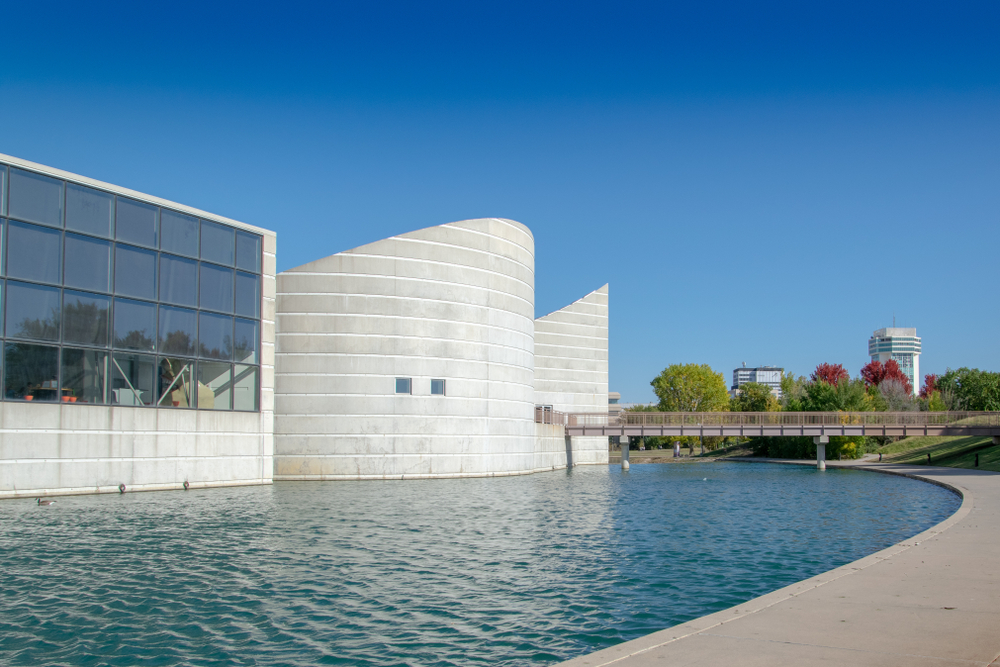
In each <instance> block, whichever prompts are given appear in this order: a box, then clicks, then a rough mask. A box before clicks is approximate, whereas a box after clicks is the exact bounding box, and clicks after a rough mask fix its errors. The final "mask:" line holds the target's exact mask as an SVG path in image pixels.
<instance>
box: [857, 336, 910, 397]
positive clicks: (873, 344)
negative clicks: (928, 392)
mask: <svg viewBox="0 0 1000 667" xmlns="http://www.w3.org/2000/svg"><path fill="white" fill-rule="evenodd" d="M868 355H869V356H870V357H871V360H872V361H880V362H882V363H883V364H884V363H885V362H887V361H889V360H890V359H895V360H896V363H897V364H899V369H900V370H901V371H903V373H904V374H905V375H906V377H908V378H909V379H910V386H911V387H912V388H913V393H914V395H916V393H917V391H918V389H919V388H920V337H919V336H917V330H916V328H913V327H884V328H882V329H878V330H877V331H875V332H874V333H872V336H871V338H869V339H868Z"/></svg>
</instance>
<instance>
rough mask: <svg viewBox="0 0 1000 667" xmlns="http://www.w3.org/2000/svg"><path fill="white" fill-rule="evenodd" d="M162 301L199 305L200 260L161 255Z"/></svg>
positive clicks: (183, 304) (180, 304)
mask: <svg viewBox="0 0 1000 667" xmlns="http://www.w3.org/2000/svg"><path fill="white" fill-rule="evenodd" d="M160 301H166V302H167V303H175V304H177V305H179V306H197V305H198V262H196V261H194V260H193V259H181V258H180V257H172V256H170V255H163V254H161V255H160Z"/></svg>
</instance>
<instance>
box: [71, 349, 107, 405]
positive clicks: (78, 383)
mask: <svg viewBox="0 0 1000 667" xmlns="http://www.w3.org/2000/svg"><path fill="white" fill-rule="evenodd" d="M107 377H108V353H107V352H101V351H100V350H74V349H72V348H63V351H62V386H63V398H62V400H63V402H64V403H104V402H105V396H106V395H107Z"/></svg>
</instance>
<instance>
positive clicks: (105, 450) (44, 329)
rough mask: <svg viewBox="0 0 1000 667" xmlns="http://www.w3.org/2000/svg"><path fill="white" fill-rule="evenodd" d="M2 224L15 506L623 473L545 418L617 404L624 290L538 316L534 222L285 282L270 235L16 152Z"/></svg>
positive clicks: (430, 238) (323, 264) (7, 472)
mask: <svg viewBox="0 0 1000 667" xmlns="http://www.w3.org/2000/svg"><path fill="white" fill-rule="evenodd" d="M0 225H2V233H3V234H2V250H3V262H2V264H0V287H2V289H3V292H2V296H3V299H2V311H0V314H2V316H3V317H2V323H3V328H2V334H3V354H2V355H0V364H2V365H0V372H2V377H3V387H4V391H3V399H2V401H0V498H11V497H33V496H41V495H57V494H70V493H103V492H115V493H119V492H130V491H139V490H165V489H182V488H204V487H211V486H232V485H252V484H269V483H271V482H272V481H273V480H275V479H277V480H305V479H321V480H335V479H387V478H392V479H407V478H427V477H468V476H492V475H511V474H527V473H532V472H540V471H545V470H553V469H558V468H565V467H571V466H574V465H580V464H600V463H607V460H608V458H607V457H608V453H607V447H606V443H605V439H603V438H584V437H572V438H570V437H567V436H566V435H565V432H564V429H563V427H562V426H561V425H552V424H536V423H535V420H534V415H535V408H536V406H538V405H542V406H545V407H548V408H551V409H554V410H558V411H563V412H581V411H585V412H590V411H595V412H596V411H601V410H606V406H607V394H608V391H607V378H608V286H607V285H605V286H603V287H601V288H600V289H598V290H596V291H594V292H592V293H590V294H588V295H587V296H585V297H584V298H582V299H580V300H578V301H576V302H574V303H573V304H570V305H569V306H567V307H566V308H563V309H561V310H559V311H556V312H554V313H551V314H549V315H546V316H545V317H542V318H539V319H537V320H535V319H534V239H533V237H532V235H531V232H530V230H528V228H527V227H525V226H524V225H522V224H520V223H518V222H514V221H511V220H502V219H497V218H487V219H480V220H467V221H460V222H455V223H449V224H446V225H440V226H437V227H431V228H428V229H423V230H418V231H415V232H410V233H408V234H403V235H400V236H397V237H392V238H390V239H385V240H383V241H378V242H375V243H372V244H368V245H366V246H362V247H361V248H357V249H354V250H350V251H346V252H341V253H338V254H335V255H332V256H330V257H327V258H324V259H320V260H317V261H315V262H311V263H309V264H307V265H304V266H302V267H298V268H295V269H291V270H289V271H286V272H284V273H282V274H281V275H280V276H276V271H275V268H276V261H275V256H276V247H277V246H276V236H275V233H274V232H272V231H269V230H266V229H261V228H258V227H254V226H251V225H246V224H244V223H241V222H237V221H235V220H231V219H229V218H225V217H221V216H218V215H214V214H211V213H207V212H204V211H200V210H198V209H194V208H191V207H188V206H184V205H181V204H176V203H174V202H169V201H166V200H162V199H159V198H157V197H152V196H150V195H145V194H142V193H138V192H135V191H132V190H128V189H126V188H121V187H118V186H115V185H111V184H108V183H102V182H99V181H95V180H93V179H89V178H86V177H82V176H78V175H75V174H71V173H67V172H64V171H61V170H58V169H53V168H50V167H46V166H43V165H39V164H35V163H31V162H27V161H25V160H21V159H18V158H14V157H9V156H5V155H0ZM12 258H13V259H12ZM598 441H600V442H598Z"/></svg>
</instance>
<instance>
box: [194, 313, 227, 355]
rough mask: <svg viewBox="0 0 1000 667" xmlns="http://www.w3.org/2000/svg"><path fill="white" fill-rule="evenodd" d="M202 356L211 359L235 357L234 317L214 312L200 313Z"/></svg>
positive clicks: (199, 330) (199, 325)
mask: <svg viewBox="0 0 1000 667" xmlns="http://www.w3.org/2000/svg"><path fill="white" fill-rule="evenodd" d="M198 345H199V349H200V356H202V357H208V358H209V359H225V360H227V361H228V360H230V359H232V358H233V318H231V317H226V316H225V315H215V314H213V313H198Z"/></svg>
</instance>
